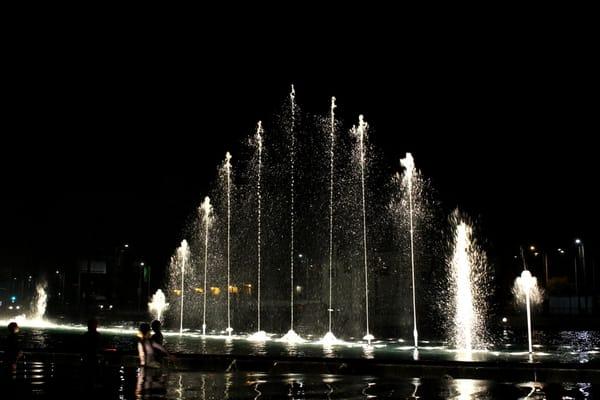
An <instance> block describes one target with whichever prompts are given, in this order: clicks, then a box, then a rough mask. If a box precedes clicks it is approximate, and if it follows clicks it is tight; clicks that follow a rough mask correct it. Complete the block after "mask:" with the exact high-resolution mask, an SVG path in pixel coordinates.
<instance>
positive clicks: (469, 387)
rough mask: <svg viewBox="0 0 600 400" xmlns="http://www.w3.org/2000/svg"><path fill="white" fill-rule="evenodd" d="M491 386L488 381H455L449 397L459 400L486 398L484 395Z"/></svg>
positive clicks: (451, 386)
mask: <svg viewBox="0 0 600 400" xmlns="http://www.w3.org/2000/svg"><path fill="white" fill-rule="evenodd" d="M488 386H489V384H486V381H479V380H473V379H454V380H453V381H452V383H451V385H450V388H449V389H450V391H449V397H448V398H450V399H457V400H470V399H477V398H484V397H483V394H484V392H485V391H486V389H487V388H488Z"/></svg>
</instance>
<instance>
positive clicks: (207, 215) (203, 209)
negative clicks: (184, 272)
mask: <svg viewBox="0 0 600 400" xmlns="http://www.w3.org/2000/svg"><path fill="white" fill-rule="evenodd" d="M200 213H201V216H202V223H203V225H204V290H203V292H202V294H203V296H202V297H203V299H202V300H203V302H202V334H203V335H206V278H207V272H208V228H209V227H210V223H211V219H212V218H211V217H212V215H211V214H212V206H211V205H210V199H209V198H208V196H206V197H205V198H204V201H203V202H202V205H200Z"/></svg>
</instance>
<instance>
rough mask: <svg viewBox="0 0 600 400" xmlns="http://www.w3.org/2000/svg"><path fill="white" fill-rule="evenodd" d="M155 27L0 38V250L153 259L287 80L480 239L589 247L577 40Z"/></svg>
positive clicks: (594, 84) (279, 97)
mask: <svg viewBox="0 0 600 400" xmlns="http://www.w3.org/2000/svg"><path fill="white" fill-rule="evenodd" d="M155 39H156V38H155V37H154V36H152V37H144V35H142V34H141V33H140V34H138V35H135V36H127V37H120V36H118V35H106V36H103V35H101V34H98V35H93V36H92V37H89V38H88V37H87V36H86V37H79V36H78V35H77V32H63V33H62V34H61V35H58V36H56V37H55V36H53V35H51V36H50V37H45V36H44V35H32V36H31V37H26V38H24V39H23V40H19V41H16V40H15V41H13V42H12V43H11V45H10V46H9V48H8V49H7V51H6V52H5V57H4V59H5V61H4V71H5V72H4V73H3V79H2V81H3V85H2V86H3V89H2V97H3V99H4V101H3V103H4V107H3V109H4V111H3V114H4V118H3V135H2V145H1V146H0V152H1V157H0V171H1V172H0V175H1V177H2V197H1V200H0V232H1V233H0V241H1V245H0V251H1V253H2V257H1V258H0V259H4V260H11V261H10V262H11V263H13V264H14V263H16V264H20V263H21V264H27V263H28V262H30V261H27V260H30V259H31V258H34V259H39V260H42V261H40V262H39V264H40V265H42V266H41V267H39V268H43V265H47V264H48V263H50V261H49V262H45V261H43V260H46V259H49V260H51V262H60V260H61V259H64V258H65V257H68V256H69V255H73V254H77V255H79V254H92V253H102V252H103V251H105V250H106V249H110V248H111V246H115V245H118V244H119V243H123V242H129V243H132V246H136V247H137V248H138V249H139V252H140V254H143V255H144V256H145V257H147V258H149V259H150V261H151V262H153V263H155V264H163V263H165V262H166V260H167V258H168V256H169V255H170V254H171V252H172V251H173V249H174V247H175V246H176V244H177V243H178V241H179V240H181V239H182V237H181V233H182V230H183V229H184V225H185V223H186V218H187V216H188V215H189V214H190V213H192V212H193V210H194V208H195V207H196V206H197V204H198V203H199V202H200V200H201V198H202V196H203V195H204V194H205V193H206V191H207V189H208V187H209V185H210V183H211V182H210V181H211V179H212V177H213V176H214V172H215V169H216V166H217V165H218V163H219V162H220V161H221V159H222V156H223V154H224V152H225V151H226V150H231V149H233V150H235V148H236V146H239V142H240V140H241V139H242V138H244V137H246V136H247V135H248V134H250V132H251V131H252V130H253V128H254V126H255V123H256V121H257V120H259V119H263V120H267V119H269V118H271V115H272V114H273V112H275V111H276V110H278V109H279V107H280V104H281V103H282V102H283V101H284V100H285V98H286V96H287V93H288V91H289V85H290V84H291V83H294V84H295V86H296V91H297V100H298V103H299V104H300V105H301V106H302V108H303V109H304V111H305V112H309V113H325V112H326V111H327V107H328V104H329V98H330V96H332V95H335V96H336V97H337V102H338V106H339V108H338V114H339V115H340V117H341V118H343V119H344V121H345V123H346V125H349V124H350V123H352V122H353V121H354V120H355V119H356V118H357V115H358V114H359V113H362V114H364V115H365V118H366V119H367V120H368V121H369V123H370V124H371V126H372V127H373V133H372V137H373V142H374V143H375V144H376V145H377V146H378V147H380V148H382V149H384V152H385V154H386V156H387V157H388V158H389V162H390V163H397V162H398V158H400V157H401V156H403V155H404V153H405V152H407V151H411V152H413V154H414V156H415V158H416V161H417V163H418V165H419V167H420V168H421V169H422V171H423V172H424V174H425V175H427V176H428V177H429V178H431V180H432V181H433V184H434V186H435V187H436V188H437V190H438V192H439V196H440V199H441V200H442V201H443V203H444V204H445V206H446V207H448V208H452V207H454V206H460V207H461V208H462V209H464V210H465V211H467V212H468V213H469V214H471V215H473V216H475V217H476V218H478V220H479V221H480V222H481V223H482V231H483V233H484V234H485V235H486V236H487V238H488V239H489V241H490V242H491V243H494V246H497V247H498V246H499V247H503V248H504V250H505V251H513V250H512V249H514V246H515V245H518V244H519V243H525V242H532V241H535V242H541V243H546V244H547V245H548V246H550V245H552V246H565V245H566V244H567V243H570V241H571V240H572V239H573V238H574V237H575V236H581V237H584V239H585V240H586V241H587V242H588V243H589V244H588V246H589V247H590V248H593V247H594V246H596V244H597V239H598V236H597V233H596V232H595V226H596V224H597V221H598V210H597V206H596V201H595V198H596V196H595V192H596V186H597V172H596V170H597V169H596V168H595V159H596V157H595V154H596V148H597V146H596V145H595V144H594V140H595V139H594V138H593V136H594V134H595V133H596V132H597V131H598V129H597V128H598V126H597V120H598V118H597V111H596V110H597V100H596V94H597V93H598V90H597V89H598V81H597V73H596V71H597V68H596V67H597V65H596V62H595V61H594V57H593V55H592V54H591V53H590V51H589V49H588V48H587V47H586V45H585V43H583V42H581V41H574V40H572V38H571V39H567V38H564V39H556V38H555V37H548V38H547V39H548V40H544V37H543V36H542V37H540V38H537V39H535V38H534V39H531V40H515V39H514V38H511V39H510V40H508V39H507V42H503V40H502V38H498V37H494V38H493V39H491V38H484V37H478V35H477V34H476V33H475V32H474V33H473V34H472V36H471V37H469V38H468V40H464V38H461V39H456V40H452V39H449V38H448V37H445V36H444V35H441V36H437V37H435V36H434V37H428V38H427V40H423V41H422V42H421V41H416V40H415V36H414V35H413V36H411V39H410V40H407V39H401V38H399V39H396V38H395V37H393V36H385V38H384V39H385V40H384V41H382V40H380V39H382V38H375V37H373V38H370V37H365V38H362V40H359V41H358V42H355V43H352V44H351V45H350V44H349V43H346V42H344V43H341V42H342V41H343V40H342V38H340V37H338V36H336V37H335V38H333V39H332V42H330V43H331V44H332V46H331V47H332V48H334V50H333V51H330V48H329V46H328V44H329V43H328V41H327V40H321V41H320V42H318V43H314V42H313V43H312V44H307V43H300V42H296V43H295V45H292V46H287V48H286V46H284V45H282V44H277V45H275V44H272V43H270V42H265V41H260V40H259V41H256V42H252V41H250V40H249V41H248V43H246V42H244V43H239V42H237V43H235V44H234V43H233V42H236V41H235V40H232V41H226V42H225V41H224V42H218V41H216V40H213V39H212V38H206V37H202V38H200V39H198V40H197V41H196V40H194V39H190V38H188V39H185V40H184V39H181V38H179V39H181V40H177V38H169V39H170V40H155ZM561 243H564V245H561ZM24 254H27V255H28V256H27V257H25V256H24ZM26 266H27V265H26ZM36 268H37V267H36Z"/></svg>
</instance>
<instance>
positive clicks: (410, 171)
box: [400, 153, 419, 348]
mask: <svg viewBox="0 0 600 400" xmlns="http://www.w3.org/2000/svg"><path fill="white" fill-rule="evenodd" d="M400 165H401V166H403V167H404V168H405V169H406V171H405V172H404V180H405V184H406V187H407V188H408V215H409V221H410V267H411V277H412V304H413V337H414V339H415V348H417V347H418V346H419V344H418V343H419V332H418V330H417V301H416V293H415V292H416V286H415V246H414V225H413V181H414V178H415V176H414V175H415V161H414V159H413V156H412V154H410V153H406V157H405V158H403V159H401V160H400Z"/></svg>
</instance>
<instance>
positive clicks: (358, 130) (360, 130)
mask: <svg viewBox="0 0 600 400" xmlns="http://www.w3.org/2000/svg"><path fill="white" fill-rule="evenodd" d="M367 128H368V124H367V123H366V122H365V120H364V119H363V116H362V115H359V116H358V126H353V127H352V134H353V135H354V136H356V138H357V139H358V146H359V162H360V181H361V188H362V228H363V255H364V266H365V318H366V327H367V333H366V335H365V336H364V337H363V339H364V340H366V341H367V342H368V344H369V345H370V344H371V341H372V340H373V339H374V337H373V335H371V333H370V331H369V276H368V264H367V205H366V200H365V136H366V134H367Z"/></svg>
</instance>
